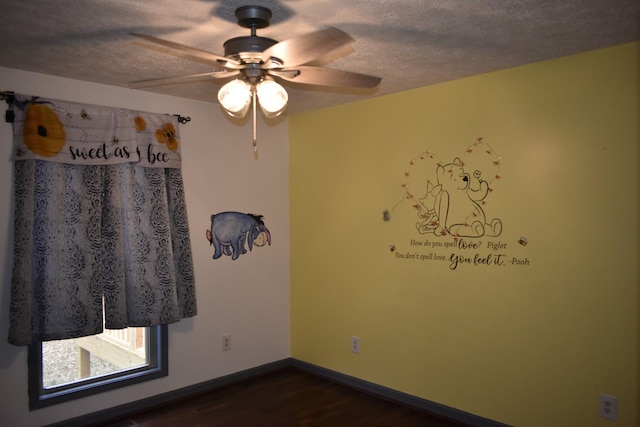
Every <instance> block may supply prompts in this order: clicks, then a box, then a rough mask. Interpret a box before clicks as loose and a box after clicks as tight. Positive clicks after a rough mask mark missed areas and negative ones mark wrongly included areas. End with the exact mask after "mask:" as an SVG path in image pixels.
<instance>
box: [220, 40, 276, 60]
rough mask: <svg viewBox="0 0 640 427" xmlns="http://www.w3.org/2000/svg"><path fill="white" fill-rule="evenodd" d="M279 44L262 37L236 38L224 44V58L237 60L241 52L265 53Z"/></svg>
mask: <svg viewBox="0 0 640 427" xmlns="http://www.w3.org/2000/svg"><path fill="white" fill-rule="evenodd" d="M276 43H278V42H277V41H276V40H273V39H270V38H268V37H260V36H242V37H234V38H232V39H229V40H227V41H226V42H224V56H226V57H231V58H237V57H238V54H239V53H241V52H264V51H265V50H266V49H267V48H269V47H271V46H273V45H274V44H276Z"/></svg>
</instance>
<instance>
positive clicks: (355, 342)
mask: <svg viewBox="0 0 640 427" xmlns="http://www.w3.org/2000/svg"><path fill="white" fill-rule="evenodd" d="M351 351H352V352H353V353H360V337H351Z"/></svg>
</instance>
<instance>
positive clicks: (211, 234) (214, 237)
mask: <svg viewBox="0 0 640 427" xmlns="http://www.w3.org/2000/svg"><path fill="white" fill-rule="evenodd" d="M262 218H263V216H262V215H254V214H251V213H247V214H245V213H241V212H221V213H217V214H213V215H211V229H210V230H207V233H206V236H207V240H208V241H209V243H210V244H211V245H213V247H214V249H215V251H214V253H213V259H218V258H220V257H221V256H222V255H227V256H230V257H231V259H233V260H236V259H238V257H239V256H240V255H242V254H246V253H247V249H246V248H245V242H246V244H247V246H249V250H252V249H253V245H256V246H264V245H265V244H267V243H268V244H269V245H271V233H270V232H269V229H268V228H267V226H266V225H265V224H264V221H263V220H262Z"/></svg>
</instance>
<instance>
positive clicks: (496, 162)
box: [384, 138, 502, 239]
mask: <svg viewBox="0 0 640 427" xmlns="http://www.w3.org/2000/svg"><path fill="white" fill-rule="evenodd" d="M417 169H420V171H419V172H418V173H416V172H417ZM499 172H500V156H498V154H497V153H496V152H495V151H494V150H493V149H492V148H491V147H489V145H488V144H486V143H484V142H483V141H482V138H478V139H477V140H476V141H475V143H474V144H472V145H471V146H469V147H468V148H467V149H466V150H465V153H464V155H463V156H461V157H456V158H454V159H453V160H452V161H450V162H442V161H440V159H439V158H438V157H437V156H436V155H435V154H434V153H433V152H431V151H429V150H428V151H426V152H424V153H421V154H420V155H419V156H417V157H416V158H414V159H412V160H411V161H410V162H409V167H408V169H407V170H405V172H404V177H405V181H404V183H403V184H402V188H403V190H404V197H403V200H402V201H404V200H408V201H409V202H410V203H411V206H412V208H413V209H415V210H416V214H417V217H418V221H417V222H416V223H415V227H416V230H417V231H418V233H419V234H433V235H435V236H453V237H454V238H456V239H457V238H460V237H466V238H478V237H483V236H486V237H497V236H499V235H500V234H501V233H502V220H501V219H499V218H492V217H489V216H487V213H486V212H485V208H484V207H485V205H486V204H487V199H488V197H489V195H490V194H491V193H492V192H493V191H494V188H493V186H492V185H493V183H494V181H496V180H499V179H500V173H499ZM418 177H419V179H420V180H419V181H417V182H416V180H415V179H416V178H418ZM399 203H400V202H399ZM399 203H398V204H399ZM396 206H397V205H396ZM389 215H390V213H389V212H388V211H385V213H384V218H385V220H388V218H389Z"/></svg>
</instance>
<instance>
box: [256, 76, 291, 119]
mask: <svg viewBox="0 0 640 427" xmlns="http://www.w3.org/2000/svg"><path fill="white" fill-rule="evenodd" d="M256 92H257V95H258V103H259V104H260V109H261V110H262V113H263V114H264V115H265V116H266V117H268V118H272V117H277V116H279V115H280V114H282V113H283V112H284V110H286V108H287V102H288V101H289V94H288V93H287V91H286V90H285V88H284V87H282V85H280V84H278V83H277V82H275V81H273V80H262V81H261V82H260V83H258V84H257V85H256Z"/></svg>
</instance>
